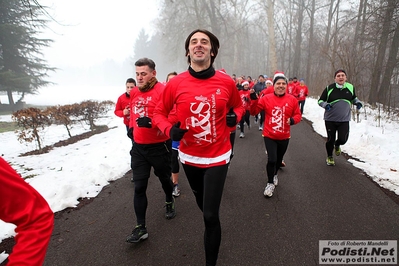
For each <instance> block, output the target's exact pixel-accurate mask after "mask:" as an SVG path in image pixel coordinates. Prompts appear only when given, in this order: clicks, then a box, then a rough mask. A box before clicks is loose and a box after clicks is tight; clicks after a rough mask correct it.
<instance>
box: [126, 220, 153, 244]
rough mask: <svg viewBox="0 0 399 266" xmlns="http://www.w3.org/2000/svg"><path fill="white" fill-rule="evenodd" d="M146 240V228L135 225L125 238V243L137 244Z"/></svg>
mask: <svg viewBox="0 0 399 266" xmlns="http://www.w3.org/2000/svg"><path fill="white" fill-rule="evenodd" d="M147 238H148V232H147V228H146V227H145V226H142V225H141V224H139V225H136V227H135V228H134V229H133V231H132V233H131V234H130V235H128V236H127V237H126V242H129V243H138V242H140V241H142V240H146V239H147Z"/></svg>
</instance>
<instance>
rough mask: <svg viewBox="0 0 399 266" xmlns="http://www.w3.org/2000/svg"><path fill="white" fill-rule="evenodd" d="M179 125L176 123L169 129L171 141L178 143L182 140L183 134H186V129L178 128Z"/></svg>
mask: <svg viewBox="0 0 399 266" xmlns="http://www.w3.org/2000/svg"><path fill="white" fill-rule="evenodd" d="M180 124H181V123H180V122H177V123H176V124H174V125H173V127H172V128H171V129H170V131H169V136H170V139H171V140H174V141H180V140H181V139H182V138H183V136H184V134H186V132H187V131H188V129H182V128H180Z"/></svg>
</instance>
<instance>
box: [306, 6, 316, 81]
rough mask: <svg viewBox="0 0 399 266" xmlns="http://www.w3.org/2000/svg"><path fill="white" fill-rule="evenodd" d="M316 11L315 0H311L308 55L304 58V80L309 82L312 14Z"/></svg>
mask: <svg viewBox="0 0 399 266" xmlns="http://www.w3.org/2000/svg"><path fill="white" fill-rule="evenodd" d="M315 13H316V0H312V7H311V10H310V14H309V17H310V25H309V41H308V57H307V60H306V73H305V77H306V82H307V83H308V84H309V81H310V71H311V65H312V55H313V53H312V51H313V38H314V15H315Z"/></svg>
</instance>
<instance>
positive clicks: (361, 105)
mask: <svg viewBox="0 0 399 266" xmlns="http://www.w3.org/2000/svg"><path fill="white" fill-rule="evenodd" d="M362 107H363V104H362V103H361V102H357V103H356V108H357V110H359V109H360V108H362Z"/></svg>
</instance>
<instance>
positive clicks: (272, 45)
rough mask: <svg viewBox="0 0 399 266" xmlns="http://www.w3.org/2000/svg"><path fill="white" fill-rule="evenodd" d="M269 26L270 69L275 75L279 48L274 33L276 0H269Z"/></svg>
mask: <svg viewBox="0 0 399 266" xmlns="http://www.w3.org/2000/svg"><path fill="white" fill-rule="evenodd" d="M267 5H268V7H269V8H268V9H267V27H268V31H269V59H270V70H271V71H272V73H271V75H273V73H274V71H276V70H278V68H277V52H276V50H277V48H276V38H275V33H274V2H273V1H272V0H267Z"/></svg>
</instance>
